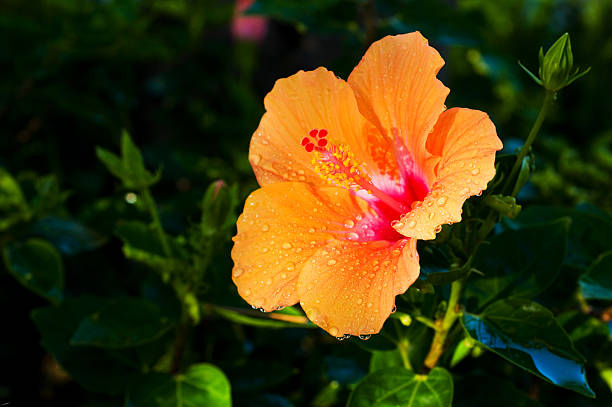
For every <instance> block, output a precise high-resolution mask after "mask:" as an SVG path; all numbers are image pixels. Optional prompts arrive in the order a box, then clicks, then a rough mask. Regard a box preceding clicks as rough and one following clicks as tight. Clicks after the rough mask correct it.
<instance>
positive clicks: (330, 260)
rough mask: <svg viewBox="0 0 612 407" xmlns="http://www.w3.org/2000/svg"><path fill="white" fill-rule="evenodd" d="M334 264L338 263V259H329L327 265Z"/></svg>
mask: <svg viewBox="0 0 612 407" xmlns="http://www.w3.org/2000/svg"><path fill="white" fill-rule="evenodd" d="M334 264H336V260H334V259H329V260H328V261H327V265H328V266H333V265H334Z"/></svg>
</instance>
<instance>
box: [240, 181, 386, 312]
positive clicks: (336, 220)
mask: <svg viewBox="0 0 612 407" xmlns="http://www.w3.org/2000/svg"><path fill="white" fill-rule="evenodd" d="M369 216H374V214H373V213H372V212H371V208H370V206H369V205H368V204H367V203H366V202H365V201H363V200H362V199H361V198H358V197H356V196H354V195H353V194H351V193H350V192H349V191H347V190H344V189H341V188H334V187H320V188H316V187H314V186H313V185H310V184H307V183H301V182H282V183H276V184H270V185H267V186H265V187H263V188H260V189H258V190H256V191H255V192H253V193H252V194H251V195H250V196H249V197H248V198H247V200H246V203H245V207H244V212H243V213H242V215H241V216H240V218H239V219H238V223H237V227H238V233H237V235H236V236H235V237H234V247H233V249H232V253H231V255H232V259H233V260H234V268H233V271H232V277H233V280H234V283H235V284H236V286H237V287H238V293H239V294H240V296H241V297H242V298H244V299H245V300H246V301H247V302H248V303H249V304H251V305H252V306H254V307H257V308H261V309H264V310H266V311H273V310H276V309H277V308H279V307H284V306H287V305H293V304H295V303H296V302H298V300H299V298H298V294H297V288H296V285H297V279H298V275H299V273H300V270H301V268H302V266H303V265H304V263H305V262H306V260H307V259H309V258H310V257H312V256H313V255H314V254H315V253H316V252H317V251H318V250H319V249H320V248H321V247H323V246H325V245H326V244H328V243H329V242H330V241H333V240H335V239H344V238H347V236H348V235H349V233H351V230H352V229H351V228H352V227H353V226H354V222H355V221H354V220H353V219H356V217H360V218H362V219H363V218H366V217H369Z"/></svg>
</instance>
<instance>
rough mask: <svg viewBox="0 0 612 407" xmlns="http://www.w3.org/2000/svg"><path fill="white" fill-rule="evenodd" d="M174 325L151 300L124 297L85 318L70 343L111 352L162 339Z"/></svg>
mask: <svg viewBox="0 0 612 407" xmlns="http://www.w3.org/2000/svg"><path fill="white" fill-rule="evenodd" d="M175 322H176V321H173V320H170V319H169V318H168V317H167V316H166V315H164V314H162V312H161V310H160V309H159V307H158V306H157V305H155V304H154V303H152V302H151V301H148V300H145V299H141V298H121V299H117V300H113V301H111V302H110V303H109V304H108V305H107V306H106V307H104V308H103V309H101V310H98V311H96V312H94V313H92V314H90V315H88V316H87V317H85V318H84V319H83V320H82V321H81V323H80V324H79V326H78V327H77V329H76V331H75V332H74V334H73V335H72V338H71V339H70V344H71V345H89V346H99V347H102V348H112V349H116V348H126V347H133V346H138V345H142V344H145V343H148V342H152V341H154V340H155V339H157V338H160V337H161V336H162V335H163V334H164V333H166V332H167V331H168V330H170V329H171V328H172V327H173V326H174V324H175Z"/></svg>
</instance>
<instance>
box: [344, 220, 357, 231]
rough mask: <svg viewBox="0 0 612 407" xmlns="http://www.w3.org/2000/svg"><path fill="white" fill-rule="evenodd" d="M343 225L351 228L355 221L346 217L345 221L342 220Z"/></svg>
mask: <svg viewBox="0 0 612 407" xmlns="http://www.w3.org/2000/svg"><path fill="white" fill-rule="evenodd" d="M344 226H345V227H347V228H349V229H351V228H352V227H353V226H355V222H353V221H352V220H351V219H348V220H347V221H346V222H344Z"/></svg>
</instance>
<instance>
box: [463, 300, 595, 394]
mask: <svg viewBox="0 0 612 407" xmlns="http://www.w3.org/2000/svg"><path fill="white" fill-rule="evenodd" d="M462 323H463V325H464V327H465V329H466V331H467V332H468V334H469V335H470V336H471V337H472V338H474V339H475V340H477V341H478V342H480V343H481V344H482V345H483V346H484V347H486V348H487V349H489V350H491V351H492V352H495V353H497V354H498V355H500V356H501V357H503V358H504V359H506V360H508V361H510V362H512V363H514V364H516V365H517V366H520V367H522V368H523V369H525V370H527V371H529V372H531V373H533V374H535V375H536V376H539V377H541V378H543V379H545V380H547V381H549V382H550V383H553V384H556V385H557V386H561V387H565V388H567V389H570V390H574V391H576V392H578V393H580V394H583V395H585V396H588V397H594V396H595V393H593V391H592V390H591V388H590V387H589V385H588V383H587V381H586V377H585V367H584V359H583V357H582V355H580V354H579V353H578V352H577V351H576V349H574V346H573V344H572V341H571V340H570V338H569V337H568V336H567V334H566V333H565V331H564V330H563V329H562V328H561V327H560V326H559V324H558V323H557V321H556V320H555V318H554V316H553V314H552V313H551V312H550V311H549V310H548V309H546V308H544V307H543V306H541V305H539V304H537V303H535V302H531V301H528V300H525V299H521V298H510V299H505V300H500V301H497V302H495V303H493V304H491V305H490V306H488V307H487V308H486V309H485V310H484V311H483V312H482V313H481V314H479V315H474V314H469V313H466V314H464V315H463V318H462Z"/></svg>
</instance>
